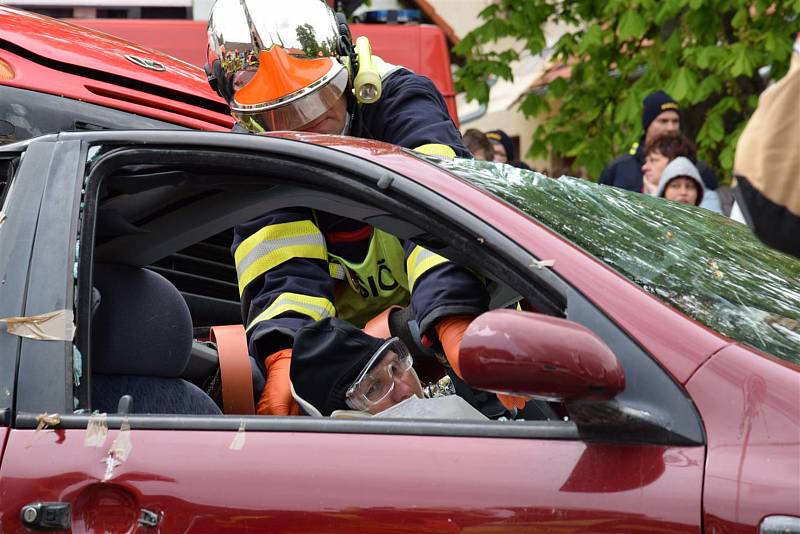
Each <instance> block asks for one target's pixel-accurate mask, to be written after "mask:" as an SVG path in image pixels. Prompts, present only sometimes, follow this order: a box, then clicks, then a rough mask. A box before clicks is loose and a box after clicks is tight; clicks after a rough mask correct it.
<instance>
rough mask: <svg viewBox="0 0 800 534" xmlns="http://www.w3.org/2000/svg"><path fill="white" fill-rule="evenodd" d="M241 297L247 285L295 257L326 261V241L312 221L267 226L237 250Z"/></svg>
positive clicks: (243, 242)
mask: <svg viewBox="0 0 800 534" xmlns="http://www.w3.org/2000/svg"><path fill="white" fill-rule="evenodd" d="M233 257H234V261H235V263H236V275H237V276H238V278H239V295H240V296H241V294H242V293H243V292H244V288H245V287H247V284H249V283H250V282H252V281H253V280H255V279H256V278H258V277H259V276H261V275H262V274H264V273H265V272H267V271H269V270H270V269H273V268H275V267H277V266H278V265H280V264H281V263H283V262H285V261H288V260H290V259H292V258H310V259H319V260H327V259H328V253H327V250H326V248H325V239H324V237H323V236H322V233H321V232H320V231H319V228H317V226H316V225H315V224H314V223H313V222H311V221H297V222H290V223H281V224H273V225H270V226H265V227H264V228H262V229H261V230H259V231H258V232H256V233H254V234H253V235H251V236H250V237H248V238H247V239H245V240H244V241H242V242H241V243H240V244H239V246H238V247H237V248H236V251H235V252H234V254H233Z"/></svg>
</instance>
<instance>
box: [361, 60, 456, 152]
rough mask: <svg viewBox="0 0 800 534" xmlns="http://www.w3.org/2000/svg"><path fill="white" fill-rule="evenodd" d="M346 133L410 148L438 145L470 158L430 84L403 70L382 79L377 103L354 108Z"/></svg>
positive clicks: (433, 87) (429, 81)
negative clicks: (349, 126)
mask: <svg viewBox="0 0 800 534" xmlns="http://www.w3.org/2000/svg"><path fill="white" fill-rule="evenodd" d="M350 134H351V135H353V136H355V137H365V138H367V139H375V140H377V141H385V142H387V143H392V144H395V145H400V146H403V147H406V148H412V149H413V148H416V147H418V146H422V145H427V144H429V143H438V144H443V145H448V146H449V147H450V148H452V149H453V150H454V151H455V153H456V155H458V156H459V157H462V158H471V157H472V155H471V154H470V152H469V150H467V147H466V146H464V141H463V140H462V139H461V134H460V133H459V131H458V129H457V128H456V125H455V124H453V119H451V118H450V114H449V113H448V112H447V104H445V101H444V98H443V97H442V94H441V93H440V92H439V90H438V89H436V86H435V85H434V84H433V82H432V81H431V80H430V79H428V78H426V77H425V76H420V75H418V74H415V73H413V72H411V71H410V70H408V69H403V68H401V69H398V70H396V71H394V72H392V73H391V74H389V75H388V76H387V77H386V78H384V80H383V90H382V92H381V98H380V100H378V101H377V102H375V103H374V104H362V105H361V106H359V107H358V109H357V111H356V113H355V116H354V120H353V125H352V127H351V128H350Z"/></svg>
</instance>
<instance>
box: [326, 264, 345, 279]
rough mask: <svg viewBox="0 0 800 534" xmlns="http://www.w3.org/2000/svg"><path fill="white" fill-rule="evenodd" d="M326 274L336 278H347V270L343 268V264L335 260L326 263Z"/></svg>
mask: <svg viewBox="0 0 800 534" xmlns="http://www.w3.org/2000/svg"><path fill="white" fill-rule="evenodd" d="M328 274H330V275H331V278H335V279H336V280H347V271H345V270H344V265H342V264H341V263H336V262H335V261H330V262H329V263H328Z"/></svg>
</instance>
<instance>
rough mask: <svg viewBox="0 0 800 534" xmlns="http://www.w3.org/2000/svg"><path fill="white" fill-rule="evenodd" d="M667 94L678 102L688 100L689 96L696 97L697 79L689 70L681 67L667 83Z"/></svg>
mask: <svg viewBox="0 0 800 534" xmlns="http://www.w3.org/2000/svg"><path fill="white" fill-rule="evenodd" d="M667 92H668V93H669V94H670V95H672V98H674V99H675V100H677V101H678V102H680V101H681V100H684V99H686V97H687V96H689V95H693V96H696V93H697V77H696V76H695V74H694V73H693V72H692V71H691V70H689V69H688V68H686V67H681V68H680V69H678V70H677V72H675V74H674V75H673V76H672V78H671V79H670V81H669V82H667Z"/></svg>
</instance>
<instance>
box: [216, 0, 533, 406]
mask: <svg viewBox="0 0 800 534" xmlns="http://www.w3.org/2000/svg"><path fill="white" fill-rule="evenodd" d="M275 4H276V3H267V2H261V1H256V0H218V1H217V3H216V4H215V5H214V8H213V10H212V13H211V17H210V19H209V30H208V33H209V54H208V59H209V65H208V67H207V71H208V72H209V73H210V74H211V76H210V79H211V80H212V81H213V83H214V84H215V85H216V87H217V89H218V90H219V92H220V94H222V96H223V97H224V98H225V99H226V101H227V102H228V104H229V106H230V108H231V113H232V115H233V116H234V117H235V118H236V120H237V122H238V124H239V125H240V126H241V127H243V128H245V129H246V130H247V131H250V132H253V133H259V132H266V131H271V130H299V131H304V132H314V133H323V134H346V135H353V136H360V137H366V138H370V139H376V140H379V141H386V142H389V143H394V144H397V145H400V146H404V147H407V148H412V149H415V150H419V151H422V152H425V153H437V154H441V155H448V156H455V155H459V156H464V157H469V152H468V151H467V149H466V148H465V147H464V145H463V143H462V140H461V136H460V134H459V132H458V130H457V129H456V127H455V125H454V124H453V121H452V120H451V119H450V116H449V115H448V113H447V108H446V105H445V103H444V99H443V98H442V96H441V94H440V93H439V92H438V91H437V90H436V88H435V87H434V85H433V83H432V82H431V81H430V80H429V79H427V78H425V77H422V76H418V75H416V74H414V73H413V72H411V71H409V70H407V69H404V68H402V67H397V66H393V65H389V64H387V63H385V62H383V61H382V60H380V59H379V58H377V57H374V56H371V57H370V56H369V54H368V51H366V52H365V51H364V50H363V49H362V50H361V53H360V54H358V57H356V54H355V53H354V52H353V49H352V46H351V44H350V40H349V31H347V25H346V23H344V22H341V21H339V23H338V25H337V22H336V19H335V17H334V14H333V12H332V11H331V10H330V8H328V6H327V5H326V4H325V3H324V2H320V1H319V0H295V1H294V2H293V3H292V4H291V9H280V10H279V9H274V7H275ZM286 28H289V30H286ZM248 57H249V58H251V60H247V61H245V60H244V59H243V58H248ZM342 57H345V58H346V61H345V63H348V64H349V65H350V68H351V69H352V68H353V66H354V65H356V64H357V63H358V66H357V69H358V70H357V72H352V70H348V67H346V66H345V65H344V64H343V62H342ZM252 58H258V59H257V61H256V60H255V59H252ZM361 69H372V71H370V72H372V74H375V75H376V76H378V77H379V79H380V86H381V89H380V91H377V86H376V85H374V86H373V87H372V90H371V89H369V87H367V88H366V89H365V86H364V85H361V86H359V87H356V85H357V84H356V80H358V79H359V78H358V75H359V74H360V73H361ZM365 72H366V71H365ZM373 80H375V77H373ZM354 90H355V91H356V92H358V93H359V95H356V94H354ZM378 93H379V95H380V97H379V98H378V99H377V101H375V102H373V103H371V104H364V103H361V102H359V99H358V98H357V97H360V96H365V94H366V96H370V97H375V96H376V95H377V94H378ZM362 100H363V99H362ZM231 249H232V252H233V256H234V260H235V263H236V270H237V275H238V282H239V292H240V295H241V303H242V315H243V318H244V321H245V328H246V332H247V336H248V347H249V350H250V354H251V355H253V356H254V357H256V358H257V359H259V360H263V362H264V366H265V370H266V377H267V381H266V386H265V388H264V391H263V392H262V395H261V399H260V401H259V403H258V408H257V411H258V413H260V414H274V415H287V414H294V413H298V411H299V408H298V406H297V405H296V403H295V402H294V400H293V398H292V395H291V391H290V382H289V367H290V362H291V361H292V358H293V352H292V348H293V343H294V336H295V333H296V332H297V331H298V330H299V329H300V328H302V327H303V326H306V325H308V324H309V323H312V322H314V321H318V320H320V319H323V318H326V317H333V316H336V317H340V318H343V319H346V320H348V321H350V322H352V323H353V324H355V325H357V326H359V327H361V326H363V325H365V324H366V323H367V321H368V320H369V319H370V318H372V317H373V316H375V315H378V314H379V313H381V312H382V311H384V310H386V309H388V308H389V307H390V306H392V305H397V304H401V305H410V306H411V308H412V309H413V312H414V315H415V320H416V324H417V325H418V327H419V331H420V332H421V334H422V335H423V336H424V337H425V339H427V340H428V342H429V344H430V345H435V346H437V347H440V350H441V352H443V353H444V355H445V356H446V359H447V361H448V362H449V364H450V365H452V366H453V367H454V368H456V369H457V368H458V346H459V343H460V340H461V337H462V336H463V333H464V331H465V330H466V328H467V326H468V324H469V322H470V321H471V319H472V318H473V317H475V316H477V315H478V314H480V313H482V312H483V311H485V310H486V309H487V305H488V294H487V291H486V288H485V286H484V284H483V282H482V281H481V280H480V279H479V278H478V277H477V276H475V275H474V274H473V273H472V272H470V271H469V270H467V269H464V268H462V267H460V266H458V265H455V264H454V263H452V262H450V261H448V260H447V259H445V258H444V257H442V256H439V255H438V254H435V253H433V252H431V251H429V250H426V249H424V248H423V247H420V246H417V245H416V244H414V243H412V242H410V241H406V242H401V241H400V240H399V239H397V238H396V237H395V236H392V235H390V234H388V233H386V232H383V231H381V230H379V229H376V228H373V227H372V226H369V225H367V224H365V223H363V222H361V221H356V220H353V219H348V218H346V217H343V216H339V215H333V214H329V213H325V212H322V211H318V210H312V209H309V208H288V209H280V210H277V211H272V212H270V213H267V214H265V215H263V216H261V217H258V218H256V219H254V220H251V221H249V222H247V223H244V224H241V225H238V226H237V227H236V228H235V235H234V240H233V244H232V247H231ZM503 401H504V402H508V403H511V404H512V405H520V404H521V403H523V402H524V401H522V400H520V399H511V398H509V399H505V398H504V399H503Z"/></svg>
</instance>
